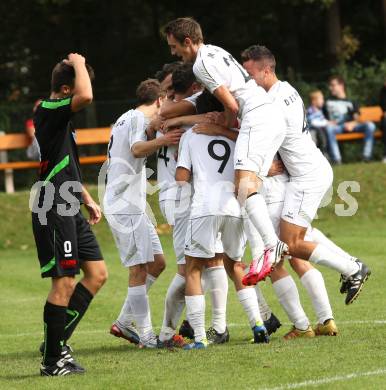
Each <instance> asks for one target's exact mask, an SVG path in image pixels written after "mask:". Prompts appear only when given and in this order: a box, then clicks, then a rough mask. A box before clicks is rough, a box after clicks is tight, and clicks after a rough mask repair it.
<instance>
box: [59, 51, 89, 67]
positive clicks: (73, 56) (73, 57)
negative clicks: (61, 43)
mask: <svg viewBox="0 0 386 390" xmlns="http://www.w3.org/2000/svg"><path fill="white" fill-rule="evenodd" d="M63 62H64V63H65V64H67V65H71V66H74V65H75V64H85V63H86V58H85V57H83V56H82V55H81V54H78V53H70V54H69V55H68V56H67V58H66V59H64V60H63Z"/></svg>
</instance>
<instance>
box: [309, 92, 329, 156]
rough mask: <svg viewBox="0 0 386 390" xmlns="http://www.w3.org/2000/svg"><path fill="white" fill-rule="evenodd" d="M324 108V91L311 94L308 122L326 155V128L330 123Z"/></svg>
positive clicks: (315, 139)
mask: <svg viewBox="0 0 386 390" xmlns="http://www.w3.org/2000/svg"><path fill="white" fill-rule="evenodd" d="M323 106H324V96H323V93H322V91H320V90H315V91H312V92H311V93H310V106H309V107H308V108H307V122H308V125H309V131H310V134H311V137H312V139H313V141H314V142H315V144H316V146H317V147H318V148H319V149H320V150H321V151H322V153H323V154H324V155H326V154H327V136H326V126H327V125H328V124H330V123H332V122H329V121H328V120H327V119H326V117H325V116H324V113H323V111H322V108H323Z"/></svg>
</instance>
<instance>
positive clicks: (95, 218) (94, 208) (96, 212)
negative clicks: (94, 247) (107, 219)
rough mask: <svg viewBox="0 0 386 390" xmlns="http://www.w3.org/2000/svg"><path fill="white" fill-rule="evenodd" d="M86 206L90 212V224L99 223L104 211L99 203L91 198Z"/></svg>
mask: <svg viewBox="0 0 386 390" xmlns="http://www.w3.org/2000/svg"><path fill="white" fill-rule="evenodd" d="M85 207H86V209H87V211H88V213H89V219H88V223H89V224H90V225H95V224H97V223H98V222H99V221H100V220H101V218H102V212H101V208H100V207H99V205H98V204H97V203H96V202H94V201H93V200H91V201H90V202H89V203H85Z"/></svg>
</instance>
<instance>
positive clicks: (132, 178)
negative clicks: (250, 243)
mask: <svg viewBox="0 0 386 390" xmlns="http://www.w3.org/2000/svg"><path fill="white" fill-rule="evenodd" d="M148 124H149V120H148V118H146V117H145V116H144V114H143V113H142V112H141V111H139V110H130V111H128V112H126V113H125V114H123V115H122V116H121V117H120V118H119V119H118V120H117V121H116V123H115V124H114V126H113V129H112V131H111V138H110V143H109V146H108V159H109V160H108V168H107V178H106V192H105V196H104V199H103V208H104V213H105V214H141V213H144V212H145V210H146V168H145V162H146V158H136V157H134V155H133V153H132V151H131V148H132V146H133V145H134V144H135V143H137V142H140V141H146V140H147V137H146V128H147V126H148Z"/></svg>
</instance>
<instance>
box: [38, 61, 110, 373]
mask: <svg viewBox="0 0 386 390" xmlns="http://www.w3.org/2000/svg"><path fill="white" fill-rule="evenodd" d="M91 78H93V71H92V69H91V67H89V66H88V65H86V62H85V58H84V57H83V56H81V55H79V54H74V53H71V54H69V55H68V58H67V59H65V60H63V61H61V62H59V63H58V64H57V65H56V66H55V67H54V69H53V71H52V79H51V95H50V98H49V99H44V100H43V101H42V102H41V103H40V105H39V107H38V108H37V110H36V113H35V116H34V124H35V129H36V139H37V141H38V144H39V148H40V155H41V162H40V171H39V182H38V183H37V184H35V187H36V189H37V195H36V196H35V200H34V204H33V210H32V226H33V232H34V236H35V242H36V247H37V252H38V257H39V261H40V272H41V276H42V277H43V278H48V277H49V278H51V280H52V287H51V290H50V292H49V294H48V297H47V301H46V303H45V306H44V314H43V318H44V342H43V344H42V345H41V348H40V350H41V352H42V355H43V361H42V364H41V367H40V373H41V375H42V376H63V375H68V374H78V373H83V372H84V371H85V370H84V368H82V367H81V366H80V365H79V364H78V363H77V362H76V361H75V360H74V358H73V357H72V355H71V352H72V349H71V348H70V347H69V346H68V345H67V340H68V339H69V338H70V336H71V335H72V333H73V331H74V330H75V328H76V326H77V325H78V323H79V321H80V320H81V318H82V317H83V315H84V313H85V312H86V310H87V308H88V306H89V304H90V302H91V300H92V298H93V297H94V295H95V294H96V293H97V292H98V290H99V289H100V288H101V287H102V285H103V284H104V283H105V281H106V279H107V269H106V265H105V262H104V260H103V256H102V254H101V251H100V249H99V245H98V242H97V241H96V238H95V236H94V233H93V232H92V230H91V228H90V225H93V224H95V223H98V222H99V221H100V219H101V211H100V208H99V206H98V205H97V204H96V203H95V202H94V200H93V199H92V197H91V196H90V194H89V193H88V192H87V190H86V189H85V188H84V187H83V186H82V184H81V174H80V169H79V158H78V152H77V147H76V143H75V130H74V128H73V127H72V123H71V118H72V116H73V114H74V113H75V112H77V111H79V110H81V109H82V108H84V107H86V106H87V105H88V104H90V103H91V102H92V98H93V94H92V87H91ZM81 204H83V205H84V206H85V207H86V209H87V211H88V213H89V215H90V217H89V221H87V220H86V219H85V217H84V216H83V215H82V213H81V211H80V205H81ZM80 269H82V271H83V278H82V279H81V280H80V281H79V282H78V283H77V284H76V280H75V275H77V274H79V272H80Z"/></svg>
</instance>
